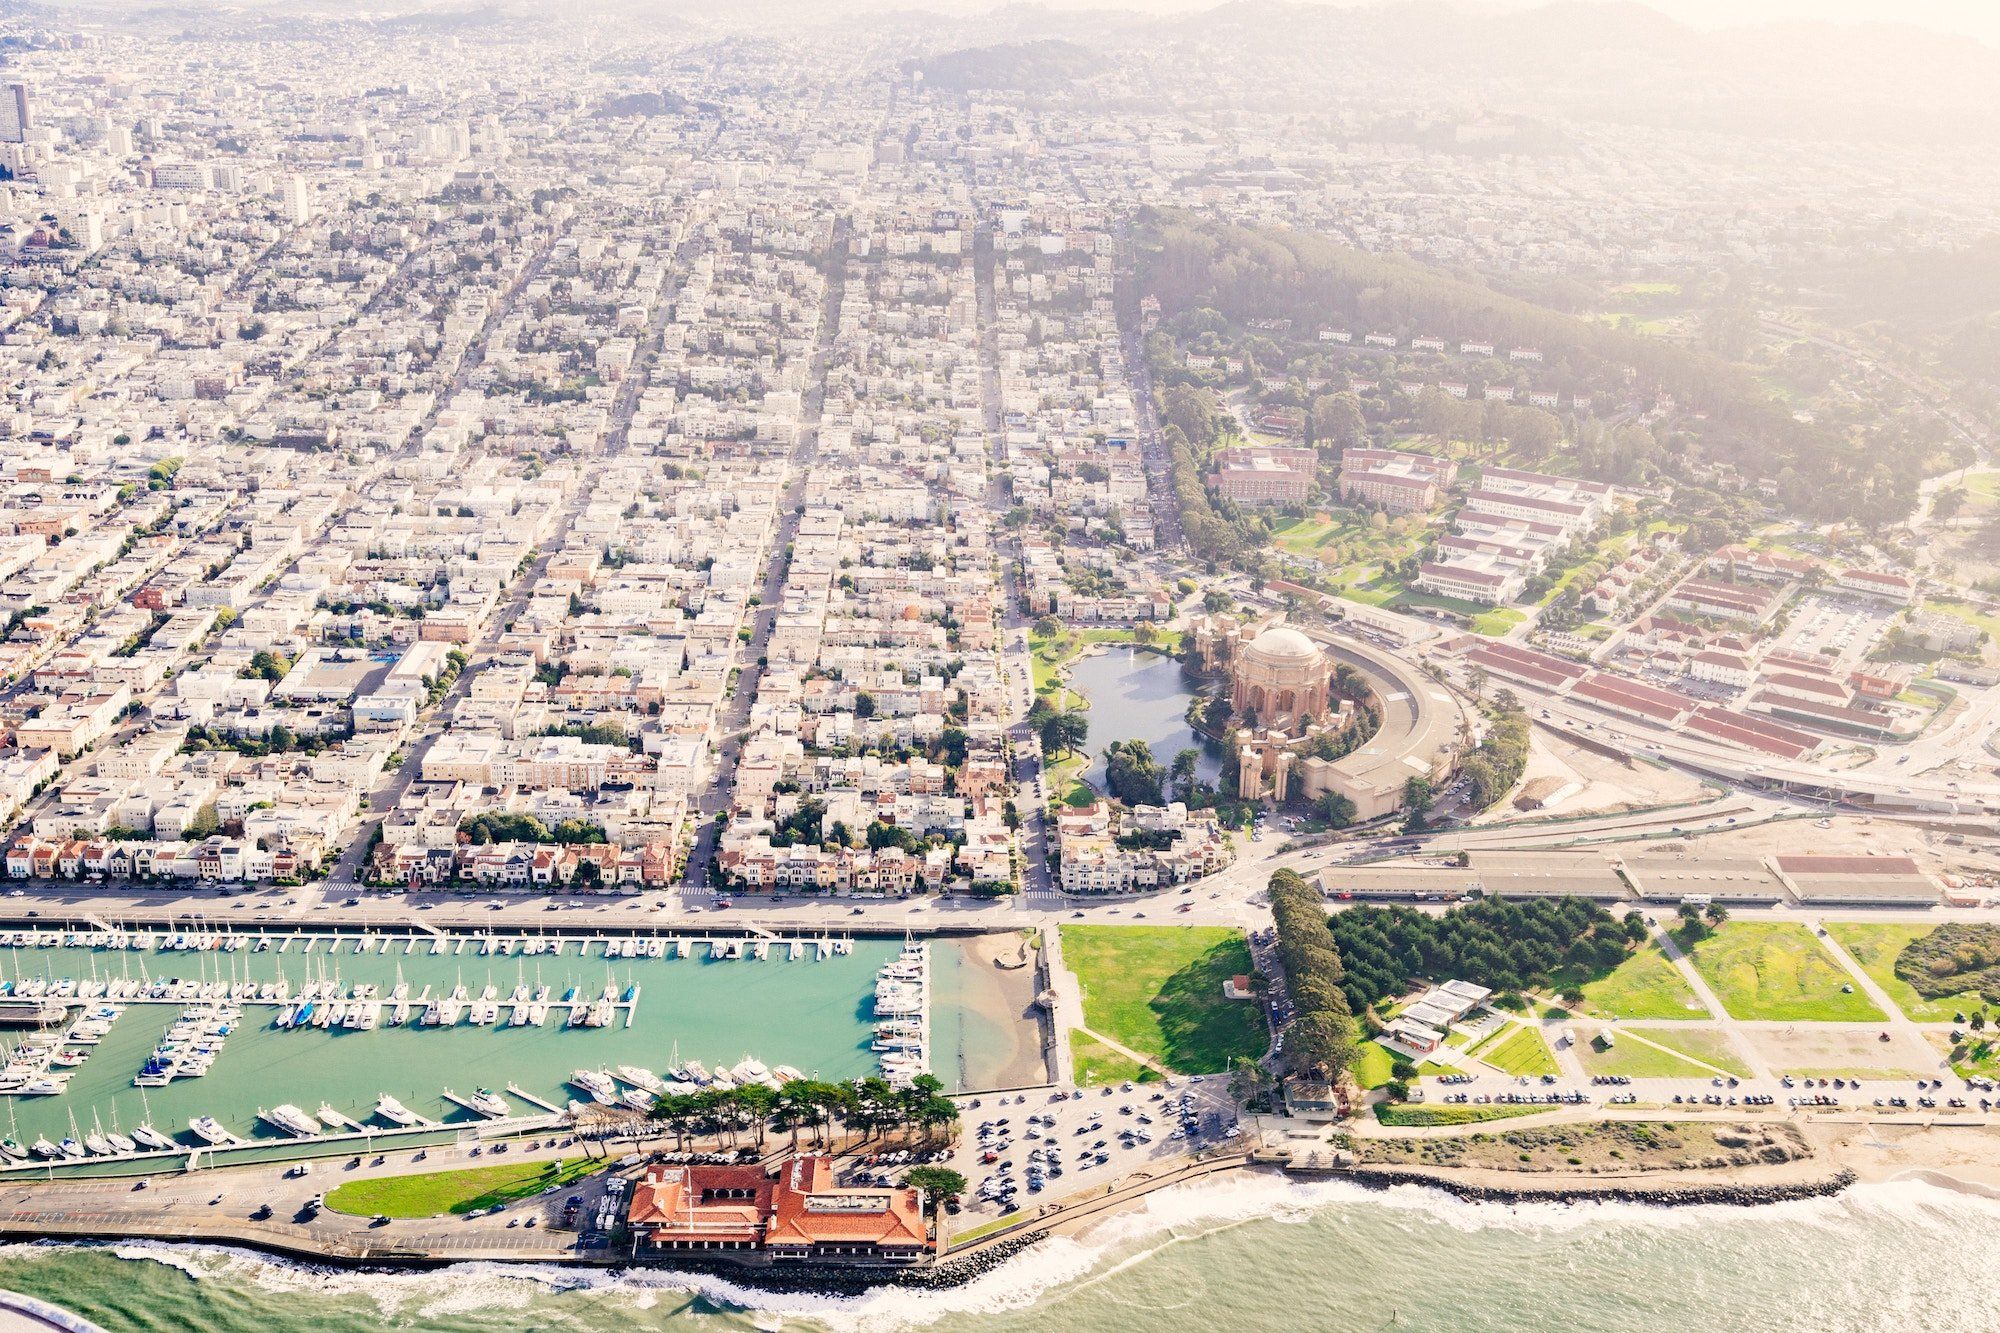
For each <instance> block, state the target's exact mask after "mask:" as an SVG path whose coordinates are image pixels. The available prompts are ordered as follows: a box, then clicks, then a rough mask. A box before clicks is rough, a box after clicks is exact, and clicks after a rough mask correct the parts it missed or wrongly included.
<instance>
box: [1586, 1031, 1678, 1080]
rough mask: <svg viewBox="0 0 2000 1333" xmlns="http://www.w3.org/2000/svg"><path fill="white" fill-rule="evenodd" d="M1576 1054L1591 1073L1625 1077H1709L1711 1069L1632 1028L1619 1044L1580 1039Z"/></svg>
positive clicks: (1624, 1033) (1620, 1038) (1623, 1034)
mask: <svg viewBox="0 0 2000 1333" xmlns="http://www.w3.org/2000/svg"><path fill="white" fill-rule="evenodd" d="M1576 1054H1577V1058H1578V1059H1579V1060H1581V1061H1582V1062H1583V1067H1584V1069H1585V1071H1586V1072H1588V1073H1591V1074H1622V1075H1623V1076H1624V1077H1626V1078H1709V1077H1711V1075H1710V1073H1709V1071H1708V1070H1706V1069H1703V1068H1702V1067H1701V1066H1700V1065H1698V1064H1695V1063H1694V1062H1692V1061H1690V1060H1684V1059H1682V1058H1681V1057H1680V1056H1678V1055H1675V1054H1673V1053H1672V1052H1670V1051H1663V1050H1661V1049H1659V1048H1658V1047H1657V1046H1648V1045H1647V1044H1646V1043H1645V1042H1643V1041H1639V1040H1637V1039H1636V1038H1634V1037H1633V1036H1632V1034H1631V1033H1629V1032H1621V1033H1619V1034H1618V1044H1617V1045H1615V1046H1613V1047H1611V1049H1609V1050H1605V1049H1604V1048H1602V1047H1600V1046H1599V1045H1598V1044H1597V1043H1596V1042H1594V1041H1585V1042H1579V1043H1578V1045H1577V1051H1576Z"/></svg>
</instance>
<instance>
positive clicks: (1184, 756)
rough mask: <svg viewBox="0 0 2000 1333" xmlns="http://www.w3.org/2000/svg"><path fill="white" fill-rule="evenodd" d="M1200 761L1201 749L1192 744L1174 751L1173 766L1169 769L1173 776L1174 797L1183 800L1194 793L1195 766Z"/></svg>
mask: <svg viewBox="0 0 2000 1333" xmlns="http://www.w3.org/2000/svg"><path fill="white" fill-rule="evenodd" d="M1200 763H1201V751H1199V750H1197V749H1195V748H1194V747H1193V746H1188V747H1187V748H1186V749H1183V750H1178V751H1176V752H1175V753H1174V762H1173V767H1172V769H1171V770H1169V771H1170V772H1171V774H1172V778H1173V789H1174V799H1175V800H1177V801H1185V800H1187V799H1188V797H1190V796H1192V795H1194V779H1195V771H1196V768H1197V767H1198V766H1199V765H1200Z"/></svg>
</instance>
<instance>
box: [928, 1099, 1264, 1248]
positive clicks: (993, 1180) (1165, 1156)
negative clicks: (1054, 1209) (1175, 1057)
mask: <svg viewBox="0 0 2000 1333" xmlns="http://www.w3.org/2000/svg"><path fill="white" fill-rule="evenodd" d="M1227 1084H1228V1080H1227V1079H1226V1078H1224V1077H1222V1076H1221V1075H1212V1076H1209V1077H1205V1078H1203V1077H1197V1078H1176V1079H1172V1080H1168V1081H1164V1082H1161V1083H1125V1084H1122V1085H1119V1086H1116V1087H1105V1088H1100V1089H1092V1090H1088V1091H1076V1092H1069V1093H1064V1092H1033V1093H1013V1094H1009V1095H1003V1096H999V1097H986V1098H972V1099H969V1100H968V1101H966V1102H964V1103H961V1107H960V1114H961V1117H962V1123H963V1124H964V1127H965V1133H964V1138H963V1141H962V1143H961V1144H960V1146H959V1151H958V1156H957V1160H956V1162H955V1166H956V1168H957V1169H958V1170H959V1171H961V1172H962V1173H963V1174H964V1175H965V1178H966V1181H967V1183H968V1185H969V1186H970V1188H969V1190H968V1193H967V1196H966V1199H965V1201H964V1205H963V1207H964V1209H965V1211H967V1212H970V1213H973V1214H975V1215H978V1214H983V1215H985V1216H988V1217H991V1216H998V1215H1001V1214H1005V1213H1009V1212H1014V1211H1017V1210H1030V1209H1031V1206H1032V1205H1033V1204H1034V1203H1036V1202H1039V1201H1040V1200H1041V1199H1044V1198H1045V1199H1048V1200H1050V1201H1053V1200H1055V1199H1058V1198H1063V1197H1065V1196H1069V1195H1073V1194H1077V1193H1079V1192H1085V1191H1102V1190H1104V1189H1107V1188H1109V1187H1111V1186H1113V1185H1115V1184H1116V1183H1118V1182H1119V1181H1121V1180H1123V1179H1125V1178H1126V1177H1127V1176H1129V1175H1131V1174H1133V1173H1135V1172H1141V1171H1147V1170H1151V1169H1157V1168H1161V1167H1164V1166H1167V1165H1169V1164H1170V1163H1172V1162H1173V1161H1174V1160H1175V1159H1178V1158H1180V1157H1183V1156H1185V1155H1186V1154H1187V1153H1189V1152H1192V1151H1194V1150H1195V1149H1198V1148H1213V1147H1217V1146H1220V1145H1223V1144H1227V1143H1232V1142H1234V1140H1235V1135H1236V1130H1237V1124H1236V1112H1235V1108H1234V1106H1233V1104H1232V1103H1231V1102H1230V1100H1229V1096H1228V1087H1227ZM963 1225H964V1224H961V1228H962V1227H963Z"/></svg>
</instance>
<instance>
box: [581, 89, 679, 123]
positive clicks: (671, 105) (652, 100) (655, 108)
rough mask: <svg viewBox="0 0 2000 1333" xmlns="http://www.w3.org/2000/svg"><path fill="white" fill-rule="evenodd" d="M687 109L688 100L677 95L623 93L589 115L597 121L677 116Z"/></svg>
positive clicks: (599, 106) (603, 103) (600, 104)
mask: <svg viewBox="0 0 2000 1333" xmlns="http://www.w3.org/2000/svg"><path fill="white" fill-rule="evenodd" d="M687 109H688V100H687V98H685V97H682V96H681V95H680V94H679V93H669V92H657V93H625V94H623V95H622V96H618V97H612V98H608V99H606V100H605V101H603V102H601V103H599V104H598V106H597V107H596V109H594V110H593V111H592V112H591V113H590V114H591V115H593V116H596V117H597V118H598V119H599V120H610V119H616V118H618V117H621V116H678V115H680V114H681V113H682V112H684V111H686V110H687Z"/></svg>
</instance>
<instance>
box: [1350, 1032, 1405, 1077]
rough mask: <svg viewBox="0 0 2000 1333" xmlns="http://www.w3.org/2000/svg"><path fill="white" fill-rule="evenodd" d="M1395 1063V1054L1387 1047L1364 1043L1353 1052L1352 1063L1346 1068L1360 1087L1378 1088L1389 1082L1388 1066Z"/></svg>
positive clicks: (1379, 1043) (1373, 1042) (1375, 1043)
mask: <svg viewBox="0 0 2000 1333" xmlns="http://www.w3.org/2000/svg"><path fill="white" fill-rule="evenodd" d="M1395 1062H1396V1055H1395V1052H1393V1051H1391V1050H1390V1049H1389V1048H1388V1047H1387V1046H1384V1045H1383V1044H1382V1043H1381V1042H1379V1041H1364V1042H1362V1043H1361V1045H1360V1047H1359V1048H1357V1049H1356V1050H1355V1052H1354V1063H1353V1064H1352V1065H1350V1066H1348V1068H1349V1069H1350V1070H1351V1071H1352V1072H1353V1074H1354V1081H1355V1082H1356V1083H1359V1084H1360V1085H1361V1086H1362V1087H1364V1088H1379V1087H1381V1086H1382V1085H1383V1084H1384V1083H1387V1082H1388V1081H1389V1077H1390V1075H1389V1066H1390V1065H1392V1064H1394V1063H1395Z"/></svg>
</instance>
